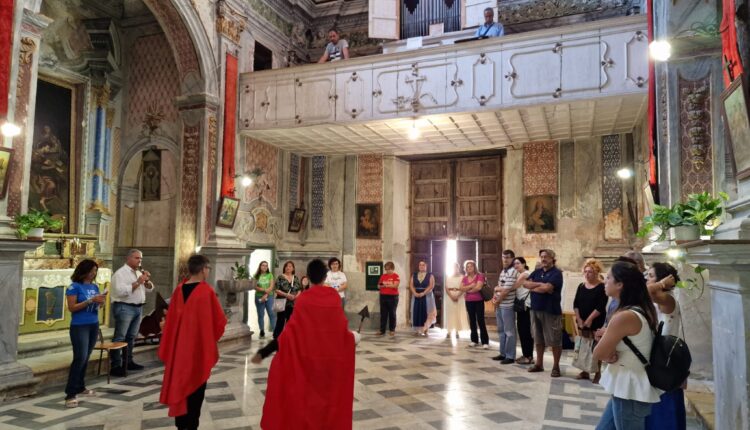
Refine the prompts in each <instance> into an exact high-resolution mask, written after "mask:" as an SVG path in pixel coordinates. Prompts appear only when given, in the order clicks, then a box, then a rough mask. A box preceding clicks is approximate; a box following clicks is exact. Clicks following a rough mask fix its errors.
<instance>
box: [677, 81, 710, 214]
mask: <svg viewBox="0 0 750 430" xmlns="http://www.w3.org/2000/svg"><path fill="white" fill-rule="evenodd" d="M678 85H679V98H680V109H679V111H678V112H679V142H680V193H681V195H682V199H683V200H685V199H687V196H688V194H693V193H700V192H703V191H711V190H712V189H713V144H712V138H711V131H710V130H711V127H712V122H713V121H712V117H711V75H710V74H709V75H707V76H705V77H704V78H702V79H698V80H689V79H685V78H683V77H681V76H680V77H679V80H678Z"/></svg>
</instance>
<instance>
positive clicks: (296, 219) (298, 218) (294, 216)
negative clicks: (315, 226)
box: [287, 208, 305, 233]
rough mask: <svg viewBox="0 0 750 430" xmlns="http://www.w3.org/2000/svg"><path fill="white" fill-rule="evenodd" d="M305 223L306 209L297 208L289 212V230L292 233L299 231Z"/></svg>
mask: <svg viewBox="0 0 750 430" xmlns="http://www.w3.org/2000/svg"><path fill="white" fill-rule="evenodd" d="M303 225H305V210H304V209H300V208H297V209H295V210H293V211H291V212H289V228H288V229H287V231H289V232H290V233H299V232H300V230H302V226H303Z"/></svg>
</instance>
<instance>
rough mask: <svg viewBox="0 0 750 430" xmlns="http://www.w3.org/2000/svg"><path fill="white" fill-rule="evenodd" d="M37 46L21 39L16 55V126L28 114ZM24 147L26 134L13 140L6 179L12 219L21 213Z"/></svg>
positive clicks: (29, 40) (27, 39) (30, 40)
mask: <svg viewBox="0 0 750 430" xmlns="http://www.w3.org/2000/svg"><path fill="white" fill-rule="evenodd" d="M36 48H37V44H36V41H34V39H31V38H29V37H24V38H22V39H21V50H20V53H19V54H18V61H19V64H18V79H17V81H16V108H15V113H14V119H15V121H16V123H18V124H24V123H25V122H26V119H27V117H28V114H29V102H30V100H29V98H30V91H31V72H32V69H31V67H32V64H33V58H34V53H35V51H36ZM25 146H26V133H21V134H20V135H18V136H16V137H14V138H13V151H14V152H15V154H14V156H13V157H12V158H11V165H12V167H11V169H10V178H9V179H8V210H7V213H8V216H9V217H14V216H16V215H18V214H20V213H21V197H22V193H23V171H24V165H23V158H24V157H23V156H22V154H24V153H25V151H26V150H25Z"/></svg>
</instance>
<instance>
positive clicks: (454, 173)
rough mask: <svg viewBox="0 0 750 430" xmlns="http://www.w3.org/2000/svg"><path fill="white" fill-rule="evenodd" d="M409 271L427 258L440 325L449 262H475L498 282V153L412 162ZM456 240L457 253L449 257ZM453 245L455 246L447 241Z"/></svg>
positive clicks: (499, 245)
mask: <svg viewBox="0 0 750 430" xmlns="http://www.w3.org/2000/svg"><path fill="white" fill-rule="evenodd" d="M410 170H411V211H410V217H411V219H410V232H411V233H410V239H411V240H410V243H411V271H412V272H414V271H416V270H417V264H418V262H419V260H425V261H426V262H428V264H429V266H430V271H431V272H432V273H433V274H434V276H435V299H436V302H437V303H436V304H437V308H438V324H442V300H443V292H444V285H445V272H446V268H447V266H452V263H453V262H452V261H450V262H449V261H446V260H447V259H448V258H450V259H455V261H457V262H458V263H459V264H461V265H462V264H463V262H464V261H466V260H475V261H476V262H477V266H478V269H479V270H480V271H481V272H482V273H484V274H485V275H486V276H487V279H488V282H489V283H490V285H492V286H495V285H497V279H498V275H499V272H500V254H501V252H502V211H503V204H502V202H503V196H502V177H503V174H502V173H503V171H502V158H501V157H500V156H499V155H498V156H491V157H478V158H458V159H444V160H429V161H415V162H412V163H411V169H410ZM449 240H455V241H456V242H455V256H454V255H453V253H452V252H451V255H450V256H449V255H447V251H448V241H449ZM451 246H453V245H451Z"/></svg>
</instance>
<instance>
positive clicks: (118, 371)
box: [109, 366, 125, 376]
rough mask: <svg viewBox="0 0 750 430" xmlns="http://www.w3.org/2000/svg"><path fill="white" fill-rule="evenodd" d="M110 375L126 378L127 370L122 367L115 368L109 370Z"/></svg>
mask: <svg viewBox="0 0 750 430" xmlns="http://www.w3.org/2000/svg"><path fill="white" fill-rule="evenodd" d="M109 374H110V375H111V376H125V369H123V368H122V367H120V366H118V367H113V368H112V369H110V370H109Z"/></svg>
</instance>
